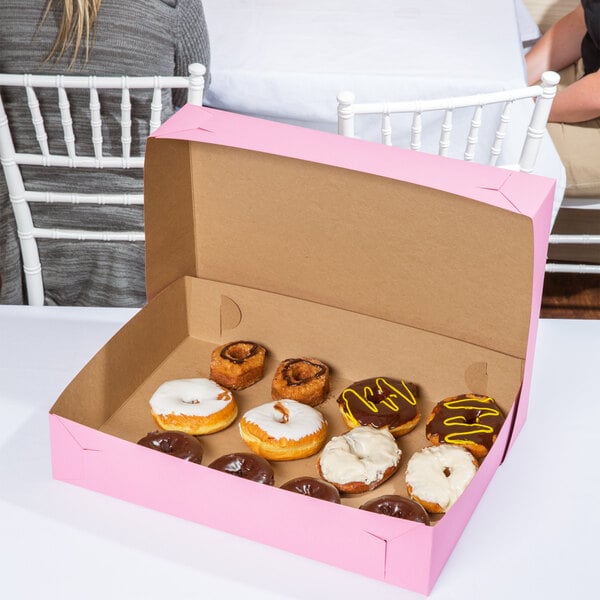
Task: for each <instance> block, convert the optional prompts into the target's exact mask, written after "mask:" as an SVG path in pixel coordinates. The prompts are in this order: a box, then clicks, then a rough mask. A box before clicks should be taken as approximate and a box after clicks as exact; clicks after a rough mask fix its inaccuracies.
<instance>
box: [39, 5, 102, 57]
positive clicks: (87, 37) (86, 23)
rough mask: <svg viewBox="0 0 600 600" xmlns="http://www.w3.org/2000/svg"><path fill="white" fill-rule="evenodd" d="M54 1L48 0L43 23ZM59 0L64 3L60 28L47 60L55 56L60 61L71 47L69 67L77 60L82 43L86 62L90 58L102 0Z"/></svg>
mask: <svg viewBox="0 0 600 600" xmlns="http://www.w3.org/2000/svg"><path fill="white" fill-rule="evenodd" d="M53 1H54V0H48V4H47V5H46V10H45V11H44V16H43V17H42V23H43V22H44V21H45V20H46V17H47V16H48V13H49V12H50V9H51V8H52V3H53ZM59 2H60V3H61V4H62V17H61V21H60V29H59V30H58V33H57V34H56V39H55V40H54V46H52V49H51V50H50V52H49V53H48V56H47V57H46V60H50V59H52V58H54V59H55V60H56V61H57V62H58V61H59V60H60V59H61V58H62V57H63V56H64V55H65V53H66V52H67V51H68V50H69V49H72V50H71V60H70V62H69V68H71V67H72V66H73V65H74V64H75V61H76V60H77V56H78V55H79V51H80V50H81V47H82V45H83V47H84V48H85V60H86V62H87V60H88V58H89V53H90V49H91V46H92V44H93V40H92V38H93V33H94V27H95V25H96V21H97V20H98V11H99V10H100V4H101V3H102V0H59Z"/></svg>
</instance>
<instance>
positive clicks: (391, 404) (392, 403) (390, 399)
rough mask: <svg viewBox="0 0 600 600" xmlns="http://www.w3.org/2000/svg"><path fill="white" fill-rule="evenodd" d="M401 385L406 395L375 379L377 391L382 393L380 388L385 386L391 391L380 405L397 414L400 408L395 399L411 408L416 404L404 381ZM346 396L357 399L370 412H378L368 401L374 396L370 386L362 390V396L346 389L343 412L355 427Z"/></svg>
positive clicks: (372, 403)
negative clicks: (344, 409) (400, 400)
mask: <svg viewBox="0 0 600 600" xmlns="http://www.w3.org/2000/svg"><path fill="white" fill-rule="evenodd" d="M401 383H402V387H403V388H404V389H405V390H406V393H403V392H401V391H400V390H399V389H398V388H396V387H394V386H393V385H392V384H391V383H389V382H388V381H386V379H385V378H384V377H377V379H375V385H376V386H377V388H378V389H379V391H383V387H382V386H386V387H387V388H388V389H389V390H391V393H390V394H388V395H387V396H386V397H385V399H384V400H382V401H381V402H380V404H383V405H384V406H386V407H387V408H389V409H390V410H391V411H393V412H398V411H399V410H400V407H399V406H398V404H397V403H396V400H395V399H396V398H402V399H403V400H404V401H406V402H408V404H412V405H413V406H414V405H416V403H417V399H416V398H415V397H414V395H413V393H412V392H411V391H410V389H409V387H408V386H407V385H406V383H405V382H404V381H402V382H401ZM347 394H348V395H350V396H355V397H356V398H358V399H359V400H360V401H361V402H362V403H363V404H364V405H365V406H366V407H367V408H368V409H369V410H370V411H371V412H374V413H378V412H379V408H378V406H377V404H376V403H375V402H373V401H372V400H369V397H372V396H375V392H374V391H373V388H372V387H371V386H365V387H364V388H363V395H362V396H361V395H360V394H359V393H358V392H357V391H356V390H353V389H351V388H346V389H345V390H344V391H343V393H342V400H343V401H344V403H345V404H346V411H345V412H346V414H348V416H349V417H350V419H351V420H352V422H353V423H355V424H356V425H358V424H359V422H358V421H357V420H356V419H355V418H354V416H353V415H352V411H351V410H350V406H349V402H350V398H348V397H346V395H347Z"/></svg>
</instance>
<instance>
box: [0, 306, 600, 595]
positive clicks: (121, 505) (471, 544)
mask: <svg viewBox="0 0 600 600" xmlns="http://www.w3.org/2000/svg"><path fill="white" fill-rule="evenodd" d="M133 314H134V311H132V310H129V309H91V308H55V307H43V308H32V307H8V306H0V407H1V410H2V426H3V429H2V436H1V437H0V540H1V543H0V575H1V579H2V598H14V599H17V598H18V599H21V598H23V599H29V598H44V599H45V600H81V599H83V598H85V600H107V599H119V600H120V599H127V600H136V599H140V600H141V599H143V600H165V599H166V598H177V599H181V600H192V599H194V600H196V599H198V598H211V599H213V598H214V599H217V598H219V599H220V598H244V599H245V600H270V599H287V600H290V599H294V600H305V599H307V598H310V599H314V600H321V599H323V600H324V599H326V598H327V599H328V598H338V597H339V598H344V599H345V600H365V599H367V598H377V600H388V599H389V600H392V599H393V600H402V599H409V598H410V599H413V600H416V599H419V598H423V597H422V596H420V595H419V594H416V593H412V592H408V591H406V590H402V589H400V588H397V587H394V586H390V585H387V584H385V583H382V582H379V581H375V580H371V579H368V578H366V577H363V576H360V575H356V574H354V573H350V572H346V571H342V570H339V569H336V568H333V567H329V566H327V565H324V564H321V563H317V562H315V561H312V560H309V559H306V558H303V557H298V556H294V555H291V554H288V553H286V552H283V551H279V550H275V549H272V548H269V547H267V546H262V545H260V544H257V543H255V542H252V541H249V540H244V539H241V538H237V537H235V536H231V535H229V534H225V533H222V532H219V531H215V530H212V529H209V528H207V527H203V526H201V525H196V524H193V523H188V522H186V521H184V520H182V519H177V518H175V517H171V516H169V515H165V514H162V513H158V512H154V511H151V510H148V509H146V508H143V507H140V506H136V505H133V504H128V503H125V502H122V501H120V500H116V499H114V498H111V497H108V496H103V495H100V494H96V493H94V492H91V491H89V490H86V489H82V488H78V487H75V486H71V485H68V484H66V483H64V482H59V481H54V480H53V479H52V478H51V469H50V456H49V453H50V451H49V439H48V415H47V413H48V410H49V408H50V407H51V406H52V404H53V402H54V400H55V399H56V397H57V395H58V394H59V393H60V391H61V390H62V388H63V387H64V386H65V385H66V384H67V383H68V382H69V381H70V379H71V378H72V377H73V376H74V375H75V374H76V372H77V371H78V369H79V368H81V367H82V366H83V365H84V364H85V362H86V361H87V360H88V359H89V358H90V357H91V356H92V355H93V353H94V352H95V351H96V350H97V349H98V348H99V347H100V346H101V345H102V344H103V343H104V341H105V340H106V339H108V337H109V336H110V335H111V334H112V333H114V332H115V331H116V330H117V329H118V327H119V326H120V325H121V324H122V323H123V322H124V321H125V320H126V319H128V318H130V317H131V316H132V315H133ZM599 358H600V321H560V320H555V321H550V320H546V321H542V322H541V323H540V330H539V336H538V344H537V353H536V359H535V366H534V377H533V386H532V391H531V402H530V410H529V418H528V421H527V423H526V424H525V427H524V429H523V431H522V432H521V434H520V436H519V438H518V439H517V440H516V442H515V444H514V446H513V448H512V450H511V452H510V454H509V455H508V457H507V459H506V461H505V462H504V464H503V465H502V466H501V467H500V468H499V470H498V472H497V473H496V475H495V477H494V479H493V480H492V482H491V484H490V486H489V487H488V489H487V491H486V493H485V494H484V496H483V498H482V500H481V502H480V503H479V506H478V507H477V509H476V511H475V513H474V514H473V516H472V518H471V521H470V522H469V525H468V526H467V528H466V530H465V532H464V534H463V536H462V537H461V539H460V540H459V542H458V544H457V546H456V549H455V550H454V553H453V554H452V556H451V557H450V559H449V561H448V563H447V565H446V568H445V570H444V571H443V572H442V574H441V576H440V578H439V580H438V582H437V584H436V586H435V588H434V590H433V593H432V594H431V598H433V599H440V600H441V599H448V600H457V599H460V600H481V599H483V598H485V600H507V599H508V598H531V599H533V598H544V599H545V600H553V599H557V600H564V599H565V598H590V597H592V596H593V590H595V589H596V587H597V582H596V573H595V569H596V564H595V563H596V557H597V546H598V537H599V536H600V516H599V513H598V511H597V510H596V508H595V499H596V498H598V497H599V496H600V476H599V474H598V473H599V471H598V464H597V455H598V452H597V429H598V423H599V422H600V402H598V401H597V390H598V389H599V388H600V372H599V371H598V368H597V366H598V359H599ZM173 500H174V501H177V499H176V498H174V499H173ZM265 525H266V526H268V524H265ZM315 543H318V540H315ZM590 594H591V595H590Z"/></svg>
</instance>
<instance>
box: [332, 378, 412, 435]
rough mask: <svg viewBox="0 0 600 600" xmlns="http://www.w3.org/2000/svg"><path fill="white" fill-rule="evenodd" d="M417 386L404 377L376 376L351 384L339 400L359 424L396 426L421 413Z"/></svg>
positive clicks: (341, 406) (352, 418) (350, 416)
mask: <svg viewBox="0 0 600 600" xmlns="http://www.w3.org/2000/svg"><path fill="white" fill-rule="evenodd" d="M416 396H417V386H416V385H415V384H414V383H408V382H406V381H403V380H401V379H392V378H390V377H373V378H371V379H362V380H361V381H355V382H354V383H353V384H351V385H349V386H348V387H347V388H346V389H345V390H344V391H343V392H342V393H341V394H340V397H339V398H338V399H337V402H338V404H339V405H340V409H341V410H342V411H343V413H344V414H345V415H346V416H347V417H348V418H349V419H350V420H351V421H357V422H358V423H357V424H359V425H371V426H373V427H375V428H377V429H379V428H381V427H389V428H390V429H394V428H396V427H400V426H401V425H403V424H404V423H407V422H409V421H412V420H413V419H414V418H415V417H416V416H417V414H418V412H419V411H418V408H417V401H416Z"/></svg>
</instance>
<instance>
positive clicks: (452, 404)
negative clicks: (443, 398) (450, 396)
mask: <svg viewBox="0 0 600 600" xmlns="http://www.w3.org/2000/svg"><path fill="white" fill-rule="evenodd" d="M468 400H476V401H477V402H481V403H489V402H494V400H493V398H490V397H487V398H459V399H456V400H449V401H448V402H444V407H445V408H447V409H449V410H477V411H479V412H480V414H479V415H478V417H477V420H476V422H475V423H467V418H466V417H465V415H456V416H455V417H447V418H446V419H444V421H443V423H444V425H445V426H446V427H452V426H454V425H459V426H462V427H468V428H471V430H470V431H460V432H455V433H452V432H451V433H448V434H446V435H445V436H444V441H446V442H450V441H451V440H454V438H456V437H458V438H464V437H468V436H472V435H477V434H479V433H494V428H493V427H490V426H489V425H484V424H483V423H480V422H479V419H481V418H485V417H498V416H500V411H499V410H497V409H495V408H492V407H491V406H488V407H483V408H482V407H481V406H468V405H467V406H465V405H462V404H460V403H461V402H465V401H468ZM453 443H458V444H461V443H462V444H464V442H460V441H455V442H453Z"/></svg>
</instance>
